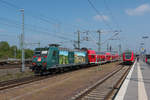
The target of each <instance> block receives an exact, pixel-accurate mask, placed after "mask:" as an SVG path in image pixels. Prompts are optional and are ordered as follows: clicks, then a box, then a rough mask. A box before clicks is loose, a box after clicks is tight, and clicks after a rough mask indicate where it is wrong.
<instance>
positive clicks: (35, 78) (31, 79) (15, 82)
mask: <svg viewBox="0 0 150 100" xmlns="http://www.w3.org/2000/svg"><path fill="white" fill-rule="evenodd" d="M50 77H52V76H29V77H24V78H21V79H14V80H8V81H3V82H0V91H2V90H5V89H9V88H13V87H16V86H19V85H23V84H28V83H32V82H35V81H39V80H43V79H46V78H50Z"/></svg>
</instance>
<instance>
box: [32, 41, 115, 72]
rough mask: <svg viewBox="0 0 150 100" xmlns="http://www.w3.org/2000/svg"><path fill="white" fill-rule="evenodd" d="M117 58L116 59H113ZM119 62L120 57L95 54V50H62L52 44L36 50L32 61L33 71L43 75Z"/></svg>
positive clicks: (100, 53) (101, 53) (103, 53)
mask: <svg viewBox="0 0 150 100" xmlns="http://www.w3.org/2000/svg"><path fill="white" fill-rule="evenodd" d="M113 58H115V59H113ZM112 60H118V55H117V54H116V55H114V56H112V55H111V53H109V54H108V53H105V52H95V50H88V49H81V50H70V49H67V48H61V47H59V45H57V44H50V45H49V47H46V48H36V49H35V51H34V56H33V59H32V70H33V71H34V72H35V73H36V74H43V73H45V72H51V71H54V70H61V69H64V68H75V67H76V66H82V65H93V64H102V63H106V62H111V61H112Z"/></svg>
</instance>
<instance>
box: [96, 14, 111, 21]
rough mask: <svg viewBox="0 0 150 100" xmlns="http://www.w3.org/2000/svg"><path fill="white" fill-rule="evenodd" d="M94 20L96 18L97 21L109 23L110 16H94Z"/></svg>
mask: <svg viewBox="0 0 150 100" xmlns="http://www.w3.org/2000/svg"><path fill="white" fill-rule="evenodd" d="M93 18H94V20H96V21H103V20H105V21H109V17H108V16H105V15H102V16H100V15H96V16H94V17H93Z"/></svg>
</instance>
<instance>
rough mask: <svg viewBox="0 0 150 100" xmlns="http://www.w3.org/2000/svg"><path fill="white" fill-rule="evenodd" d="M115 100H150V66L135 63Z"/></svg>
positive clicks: (141, 62) (140, 62)
mask: <svg viewBox="0 0 150 100" xmlns="http://www.w3.org/2000/svg"><path fill="white" fill-rule="evenodd" d="M115 100H150V65H148V64H146V63H145V62H143V61H142V60H140V61H139V62H137V61H135V63H134V64H133V66H132V68H131V70H130V72H129V74H128V76H127V77H126V79H125V81H124V83H123V84H122V86H121V88H120V90H119V92H118V93H117V95H116V97H115Z"/></svg>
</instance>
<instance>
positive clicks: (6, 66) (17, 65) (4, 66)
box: [0, 64, 31, 69]
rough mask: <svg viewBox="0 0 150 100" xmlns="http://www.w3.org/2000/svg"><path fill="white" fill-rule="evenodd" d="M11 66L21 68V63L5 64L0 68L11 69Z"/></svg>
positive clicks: (28, 65)
mask: <svg viewBox="0 0 150 100" xmlns="http://www.w3.org/2000/svg"><path fill="white" fill-rule="evenodd" d="M25 66H26V67H30V66H31V64H26V65H25ZM12 68H21V64H9V65H8V64H5V65H2V66H0V69H12Z"/></svg>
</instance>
